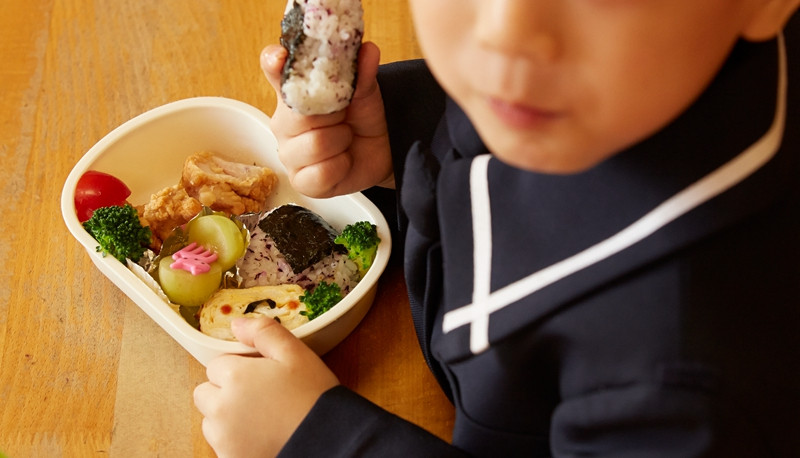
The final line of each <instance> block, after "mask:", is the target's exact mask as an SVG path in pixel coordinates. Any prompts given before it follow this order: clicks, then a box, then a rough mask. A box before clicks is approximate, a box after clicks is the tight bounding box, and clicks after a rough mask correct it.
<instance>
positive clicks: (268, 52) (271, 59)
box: [261, 44, 288, 94]
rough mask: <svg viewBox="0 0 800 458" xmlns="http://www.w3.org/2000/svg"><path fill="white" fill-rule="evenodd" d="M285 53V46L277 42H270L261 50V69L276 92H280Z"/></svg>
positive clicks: (286, 53)
mask: <svg viewBox="0 0 800 458" xmlns="http://www.w3.org/2000/svg"><path fill="white" fill-rule="evenodd" d="M287 55H288V51H286V48H284V47H283V46H281V45H278V44H271V45H269V46H267V47H266V48H264V50H263V51H261V70H263V71H264V76H266V77H267V81H269V84H270V85H271V86H272V88H273V89H275V92H276V93H278V94H280V92H281V71H282V70H283V63H284V62H285V61H286V56H287Z"/></svg>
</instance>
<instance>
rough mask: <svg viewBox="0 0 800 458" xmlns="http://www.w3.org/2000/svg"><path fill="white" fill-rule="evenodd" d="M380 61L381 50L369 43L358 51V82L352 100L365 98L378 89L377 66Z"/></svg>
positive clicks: (364, 44) (365, 43)
mask: <svg viewBox="0 0 800 458" xmlns="http://www.w3.org/2000/svg"><path fill="white" fill-rule="evenodd" d="M380 60H381V50H380V48H378V46H377V45H376V44H375V43H373V42H371V41H365V42H364V43H363V44H362V45H361V49H360V50H359V51H358V76H357V78H358V81H357V82H356V91H355V93H354V94H353V98H354V99H359V98H363V97H367V96H368V95H370V94H372V93H373V92H375V91H376V90H377V89H378V80H377V79H376V77H377V75H378V64H379V63H380Z"/></svg>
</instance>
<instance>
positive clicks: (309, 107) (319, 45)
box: [281, 0, 364, 115]
mask: <svg viewBox="0 0 800 458" xmlns="http://www.w3.org/2000/svg"><path fill="white" fill-rule="evenodd" d="M296 1H297V2H298V3H299V4H300V5H301V7H303V8H304V11H305V14H304V17H303V33H304V34H305V39H304V40H303V43H302V45H301V46H300V47H299V49H298V50H296V52H295V60H294V62H293V63H292V67H291V71H290V76H289V77H288V78H287V79H286V80H285V81H284V82H283V85H282V86H281V92H282V95H283V99H284V101H285V102H286V104H287V105H288V106H290V107H292V108H293V109H295V110H296V111H298V112H299V113H301V114H304V115H312V114H326V113H332V112H335V111H339V110H341V109H343V108H345V107H347V105H348V104H349V103H350V99H351V98H352V96H353V90H354V89H353V86H354V83H355V81H354V80H355V77H356V72H355V65H354V63H355V62H356V59H357V56H358V50H359V48H360V46H361V38H362V36H363V31H364V20H363V11H362V8H361V1H360V0H296ZM293 4H294V2H293V0H290V2H289V6H291V5H293ZM287 10H288V8H287Z"/></svg>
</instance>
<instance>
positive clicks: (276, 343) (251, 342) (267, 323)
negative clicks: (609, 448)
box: [231, 317, 307, 361]
mask: <svg viewBox="0 0 800 458" xmlns="http://www.w3.org/2000/svg"><path fill="white" fill-rule="evenodd" d="M231 330H232V331H233V335H234V336H235V337H236V339H237V340H239V342H241V343H243V344H245V345H248V346H250V347H254V348H255V349H256V350H258V352H259V353H261V354H262V355H263V356H265V357H267V358H270V359H274V360H278V361H280V360H284V359H285V358H286V356H288V355H291V354H292V352H293V351H296V350H297V349H298V348H301V349H305V348H307V347H306V346H305V345H304V344H303V343H302V342H301V341H300V340H299V339H297V337H295V336H294V334H292V332H291V331H289V330H288V329H286V328H284V327H283V326H281V325H280V323H278V322H276V321H275V320H272V319H270V318H266V317H262V318H237V319H236V320H234V321H233V322H232V323H231Z"/></svg>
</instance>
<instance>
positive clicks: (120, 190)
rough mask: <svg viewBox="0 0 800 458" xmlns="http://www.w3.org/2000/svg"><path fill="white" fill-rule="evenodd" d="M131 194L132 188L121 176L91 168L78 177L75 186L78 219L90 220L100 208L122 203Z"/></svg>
mask: <svg viewBox="0 0 800 458" xmlns="http://www.w3.org/2000/svg"><path fill="white" fill-rule="evenodd" d="M130 195H131V190H130V189H129V188H128V186H126V185H125V183H123V182H122V181H121V180H120V179H119V178H117V177H115V176H113V175H109V174H107V173H103V172H97V171H95V170H89V171H87V172H86V173H84V174H83V175H82V176H81V177H80V179H78V185H77V186H76V187H75V210H76V211H77V212H78V221H80V222H84V221H86V220H88V219H89V218H91V217H92V213H94V211H95V210H97V209H98V208H101V207H110V206H112V205H122V204H124V203H125V199H127V198H128V196H130Z"/></svg>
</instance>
